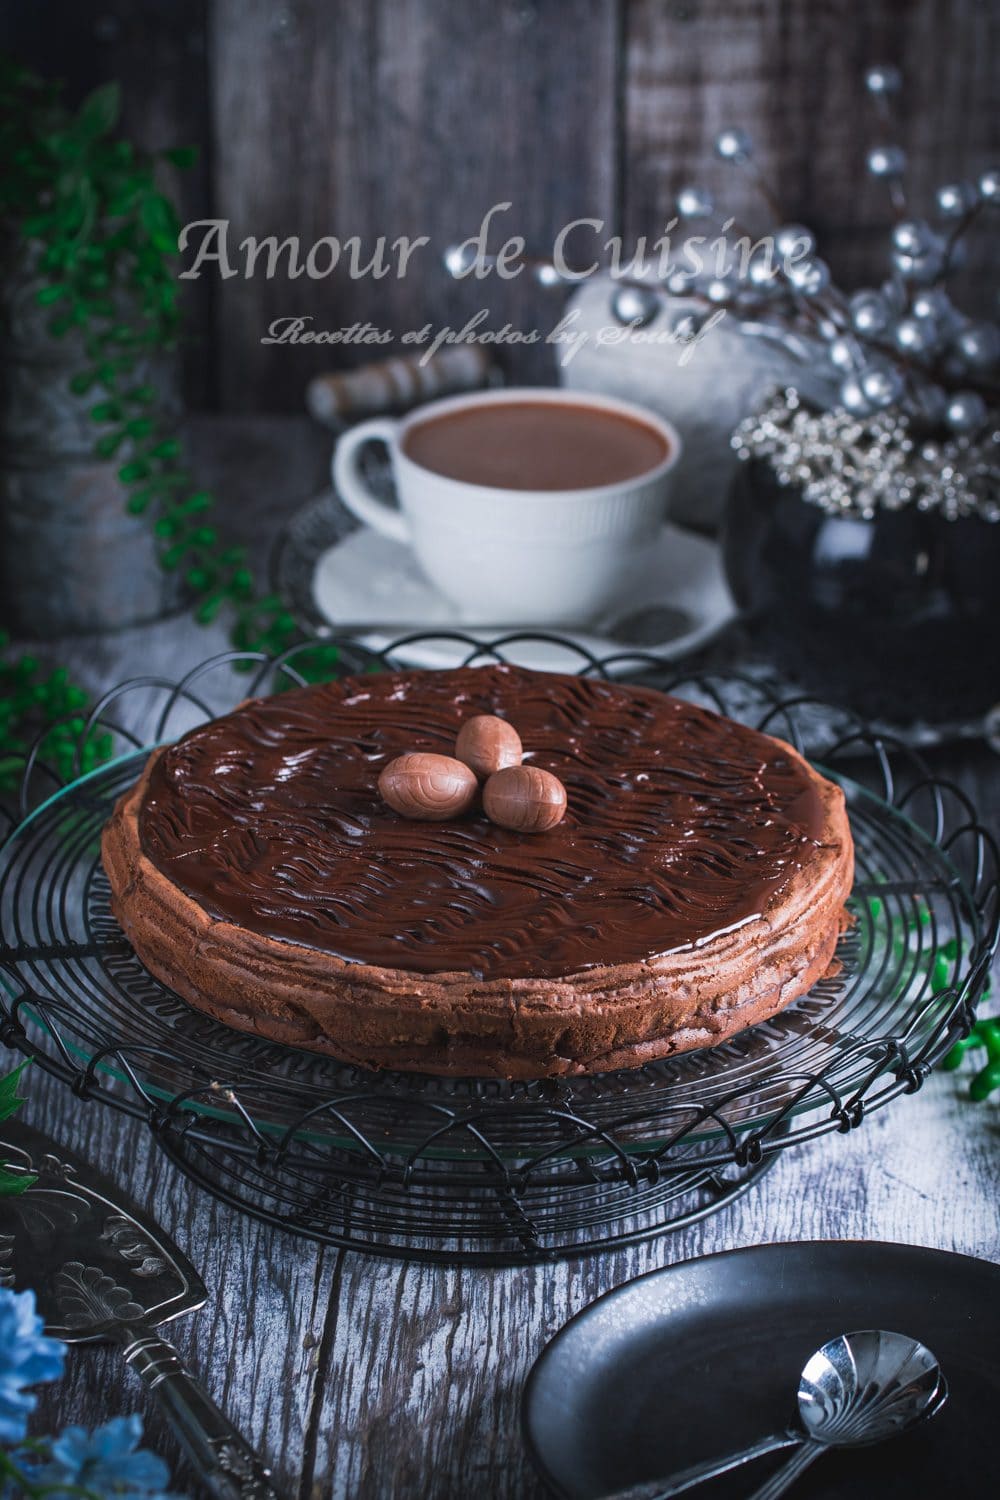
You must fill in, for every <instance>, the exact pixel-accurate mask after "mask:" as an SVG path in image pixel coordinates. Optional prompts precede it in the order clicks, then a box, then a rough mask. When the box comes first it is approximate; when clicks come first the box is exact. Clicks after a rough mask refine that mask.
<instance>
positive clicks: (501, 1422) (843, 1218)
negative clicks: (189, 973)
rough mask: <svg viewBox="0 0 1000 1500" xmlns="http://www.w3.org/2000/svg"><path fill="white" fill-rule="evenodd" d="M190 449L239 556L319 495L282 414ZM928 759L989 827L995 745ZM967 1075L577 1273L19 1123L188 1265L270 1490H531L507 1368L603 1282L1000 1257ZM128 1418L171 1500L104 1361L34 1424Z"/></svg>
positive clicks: (162, 638)
mask: <svg viewBox="0 0 1000 1500" xmlns="http://www.w3.org/2000/svg"><path fill="white" fill-rule="evenodd" d="M195 442H196V444H197V446H198V450H199V452H198V457H199V461H200V463H201V465H202V472H205V473H206V476H207V479H208V482H210V483H215V484H216V486H217V489H218V491H219V493H220V494H221V496H222V497H223V500H224V502H225V504H226V506H227V509H228V511H229V513H230V515H231V517H232V523H233V526H234V528H239V529H240V530H242V531H243V532H244V534H245V535H246V537H247V538H248V539H249V540H250V541H252V542H253V543H254V545H255V546H256V547H257V548H258V550H259V549H261V548H263V547H264V546H265V545H266V541H267V538H268V537H269V536H272V535H273V534H274V531H275V528H276V527H277V526H278V525H279V524H280V522H281V520H282V518H283V517H287V516H288V515H290V514H291V513H292V512H293V511H294V509H295V508H296V506H297V505H298V504H300V503H302V502H303V501H304V500H305V499H307V498H308V497H309V495H311V494H312V493H314V492H315V491H316V490H317V489H318V488H319V487H320V486H321V485H322V484H323V483H324V479H325V466H326V462H327V459H328V449H329V442H328V440H326V439H324V438H323V436H322V435H321V434H319V433H317V432H316V430H315V429H314V428H311V427H310V426H309V425H308V424H306V423H305V422H301V423H300V422H298V421H297V420H296V419H281V420H280V421H279V420H276V421H271V422H268V421H254V422H253V423H247V422H246V421H239V420H225V421H212V422H204V423H201V424H198V425H197V426H196V428H195ZM224 644H225V641H224V637H223V635H222V633H221V632H213V631H211V630H209V631H205V630H200V629H198V628H197V627H194V626H193V625H191V624H190V623H189V621H188V620H187V619H186V618H183V617H182V618H178V619H176V620H172V621H168V622H165V623H161V624H159V625H157V626H154V627H146V628H143V629H140V630H136V631H130V632H127V633H125V634H124V635H121V636H118V637H115V638H113V639H112V638H107V637H105V638H94V639H92V640H77V641H74V642H71V643H58V644H57V645H56V646H55V647H54V648H53V649H54V651H55V653H56V654H57V655H58V656H59V657H60V658H61V659H63V660H68V661H69V663H70V665H71V666H72V667H73V669H74V670H75V671H76V673H77V675H78V676H79V677H81V678H82V679H83V680H84V681H85V682H86V683H87V684H88V685H89V686H90V687H92V688H97V687H101V686H105V685H107V684H109V683H111V682H115V681H119V680H122V679H123V678H125V677H127V676H129V675H132V674H133V673H135V672H136V671H137V670H143V671H155V670H164V671H169V672H170V674H171V675H174V676H176V675H179V674H180V672H181V671H182V670H183V669H184V668H185V667H186V666H187V665H188V664H193V663H194V662H195V661H197V660H200V659H201V658H202V657H204V656H205V655H207V654H209V653H211V652H212V651H213V650H215V649H218V648H220V647H221V646H223V645H224ZM934 765H935V769H938V770H940V771H941V772H942V774H948V775H951V776H953V777H954V778H955V779H957V780H958V781H960V782H961V784H962V785H963V786H964V787H965V788H966V790H968V791H969V792H970V793H971V794H972V795H973V796H974V797H975V798H976V800H977V802H978V803H979V805H980V808H981V810H982V815H983V816H984V817H986V818H988V819H989V818H991V819H992V821H993V823H994V825H995V824H996V822H997V810H998V803H1000V795H998V794H1000V761H998V760H997V758H996V756H995V755H993V754H992V752H990V751H989V750H987V749H985V748H984V747H968V748H963V749H958V750H950V751H947V752H940V753H938V754H937V755H936V756H935V757H934ZM967 1074H968V1069H966V1070H965V1073H964V1074H963V1073H959V1074H944V1073H938V1074H936V1075H934V1076H932V1077H931V1078H930V1079H929V1080H928V1081H927V1083H926V1084H925V1086H924V1088H923V1089H922V1090H921V1092H920V1093H918V1094H916V1095H915V1096H912V1097H908V1096H904V1097H901V1098H899V1099H897V1100H896V1101H895V1102H894V1103H893V1104H892V1105H890V1106H889V1107H888V1108H886V1109H885V1110H884V1111H882V1112H880V1113H878V1114H875V1115H873V1116H871V1117H870V1118H869V1119H868V1120H866V1121H865V1122H864V1125H863V1126H862V1128H861V1129H859V1130H857V1131H855V1132H852V1133H851V1134H850V1135H847V1136H839V1135H832V1136H827V1137H824V1138H821V1139H819V1140H817V1141H814V1142H813V1143H811V1144H808V1145H803V1146H799V1147H797V1148H795V1149H794V1150H791V1151H788V1152H786V1153H784V1154H783V1155H781V1156H780V1157H779V1160H778V1162H777V1164H776V1165H775V1167H774V1168H773V1170H772V1171H771V1172H769V1173H768V1174H767V1175H766V1176H765V1177H764V1178H763V1179H762V1180H761V1181H760V1182H759V1184H758V1185H757V1186H756V1187H755V1188H754V1189H753V1190H752V1191H751V1192H750V1193H748V1194H747V1195H746V1196H745V1197H744V1198H742V1199H741V1200H739V1201H738V1202H736V1203H733V1204H731V1205H730V1206H729V1207H727V1208H725V1209H724V1210H722V1211H721V1212H719V1213H717V1214H716V1215H714V1216H713V1217H712V1218H710V1219H707V1220H706V1221H704V1222H703V1223H701V1224H698V1225H696V1226H694V1227H692V1228H690V1229H687V1230H684V1231H682V1232H679V1233H676V1234H672V1235H665V1236H663V1237H661V1238H659V1239H657V1240H654V1241H653V1242H651V1243H647V1244H644V1245H641V1246H638V1247H636V1248H633V1249H630V1250H623V1251H620V1252H616V1253H613V1254H609V1255H605V1256H596V1257H593V1258H591V1259H587V1260H578V1261H574V1262H569V1263H562V1264H556V1265H547V1266H539V1267H537V1268H534V1269H516V1270H495V1271H488V1270H487V1271H484V1270H468V1269H455V1268H440V1267H423V1266H417V1265H401V1264H397V1263H395V1262H391V1261H382V1260H377V1259H374V1258H370V1257H368V1256H363V1255H360V1254H357V1253H345V1252H340V1251H337V1250H332V1249H323V1248H320V1247H318V1246H316V1245H313V1244H310V1243H308V1242H306V1241H304V1240H301V1239H297V1238H295V1237H294V1236H293V1235H290V1234H287V1233H284V1232H282V1231H280V1230H277V1229H271V1228H266V1227H264V1226H262V1225H259V1224H257V1223H255V1222H254V1221H252V1220H250V1219H248V1218H245V1217H242V1216H241V1215H240V1214H238V1213H236V1212H234V1211H233V1210H231V1209H229V1208H226V1207H224V1206H223V1205H222V1204H220V1203H217V1202H216V1201H215V1200H213V1199H212V1198H210V1197H208V1196H207V1195H206V1194H204V1193H203V1192H200V1191H198V1190H197V1189H196V1188H194V1187H193V1186H192V1185H191V1184H190V1183H189V1182H188V1181H187V1180H186V1179H185V1178H184V1177H183V1176H182V1175H181V1174H180V1173H179V1172H178V1171H176V1170H175V1169H174V1168H173V1167H172V1166H171V1165H170V1164H169V1163H168V1162H167V1161H166V1160H165V1159H164V1158H163V1157H162V1156H161V1155H160V1153H159V1151H158V1149H157V1147H156V1145H155V1144H154V1143H153V1141H152V1140H151V1138H150V1137H149V1135H148V1134H147V1132H146V1130H145V1127H143V1126H140V1125H139V1124H137V1123H135V1122H132V1121H130V1120H128V1119H126V1118H124V1117H123V1116H120V1115H117V1114H115V1113H113V1112H111V1111H110V1110H108V1109H106V1108H104V1107H103V1106H101V1105H98V1104H95V1103H82V1102H81V1101H80V1100H79V1099H77V1098H75V1097H74V1096H73V1095H71V1094H70V1093H69V1091H68V1090H66V1089H65V1088H63V1087H62V1086H60V1085H59V1084H57V1083H56V1082H55V1081H54V1080H53V1079H50V1078H48V1077H46V1076H44V1075H42V1073H41V1072H40V1071H39V1070H35V1073H34V1076H33V1077H32V1078H31V1079H30V1085H29V1094H30V1100H29V1103H28V1104H27V1105H26V1107H25V1116H24V1117H25V1118H26V1119H27V1120H28V1121H29V1122H31V1123H34V1124H36V1125H39V1126H41V1127H42V1128H44V1129H46V1130H48V1131H49V1132H50V1133H51V1134H52V1135H53V1136H55V1137H56V1138H57V1139H59V1140H62V1141H64V1142H65V1143H66V1144H67V1145H71V1146H72V1147H74V1148H75V1149H76V1150H77V1151H78V1152H79V1153H80V1154H81V1155H83V1156H84V1157H85V1158H87V1159H88V1160H89V1161H92V1162H93V1163H94V1165H95V1166H97V1167H99V1168H100V1169H101V1170H102V1171H103V1172H105V1173H106V1174H107V1175H108V1176H109V1177H110V1178H111V1179H112V1180H113V1181H115V1182H117V1183H119V1184H120V1185H121V1187H122V1188H124V1189H127V1191H128V1192H129V1193H130V1194H132V1195H133V1196H134V1197H135V1198H136V1199H137V1200H138V1201H139V1203H141V1204H142V1205H143V1206H144V1207H145V1208H147V1209H148V1210H149V1211H150V1212H151V1213H152V1214H153V1215H154V1217H155V1218H156V1219H157V1220H158V1221H159V1222H160V1223H161V1224H162V1225H163V1226H164V1227H165V1228H166V1229H167V1230H168V1232H169V1233H171V1234H172V1235H174V1236H175V1237H176V1239H177V1241H178V1242H179V1244H180V1245H181V1246H182V1247H183V1248H184V1250H186V1251H187V1253H188V1254H189V1255H190V1256H191V1258H192V1260H194V1261H195V1263H196V1264H197V1265H198V1266H199V1268H200V1269H201V1270H202V1271H203V1273H204V1276H205V1280H206V1282H207V1284H208V1286H209V1288H210V1290H211V1297H210V1301H209V1303H208V1306H207V1307H206V1308H205V1309H204V1310H203V1311H202V1312H201V1313H199V1314H197V1315H195V1316H193V1317H189V1318H186V1319H182V1320H181V1321H179V1322H178V1323H176V1324H174V1325H173V1326H172V1329H171V1337H172V1338H173V1339H174V1340H175V1341H176V1343H177V1344H178V1346H179V1348H180V1349H181V1351H182V1352H183V1354H184V1356H185V1357H186V1358H187V1359H188V1360H189V1361H190V1363H191V1365H192V1366H193V1367H194V1368H195V1369H196V1370H198V1371H199V1372H200V1373H201V1374H202V1375H203V1377H204V1379H205V1382H206V1384H207V1386H208V1387H209V1389H210V1390H211V1391H212V1393H213V1394H214V1396H215V1397H216V1399H217V1400H218V1401H219V1402H220V1403H222V1404H223V1405H224V1406H225V1407H226V1408H227V1410H228V1411H229V1412H230V1413H231V1415H232V1416H233V1418H234V1419H235V1420H236V1421H237V1423H239V1424H240V1425H241V1427H242V1428H243V1430H244V1431H245V1432H246V1433H247V1434H248V1436H249V1437H251V1438H252V1440H253V1441H254V1442H255V1443H256V1444H257V1445H258V1446H259V1447H260V1449H261V1450H262V1451H263V1452H264V1453H265V1454H267V1455H268V1457H269V1459H270V1460H271V1462H272V1464H273V1468H274V1471H275V1475H276V1478H277V1480H278V1482H279V1485H280V1488H281V1491H282V1493H283V1494H284V1495H286V1496H289V1497H295V1500H332V1497H351V1500H365V1497H368V1500H374V1497H379V1500H383V1497H400V1500H404V1497H419V1500H446V1497H465V1496H483V1497H490V1500H515V1497H516V1500H530V1497H533V1496H540V1495H541V1494H542V1493H543V1488H542V1485H541V1483H540V1481H539V1480H538V1478H537V1477H536V1476H535V1475H534V1473H533V1471H532V1470H531V1468H530V1466H529V1462H528V1458H527V1455H526V1452H525V1449H524V1446H523V1443H522V1441H521V1435H520V1428H519V1416H518V1404H519V1401H520V1394H521V1388H522V1385H523V1382H524V1378H525V1376H526V1374H527V1371H528V1369H529V1367H530V1365H531V1363H532V1361H533V1360H534V1359H535V1357H536V1355H537V1354H538V1353H539V1351H540V1350H541V1348H542V1346H543V1345H544V1344H545V1342H546V1340H547V1339H548V1338H550V1337H551V1335H552V1334H553V1333H555V1332H556V1330H557V1329H558V1328H559V1327H560V1326H561V1325H562V1324H563V1323H564V1322H565V1321H566V1319H567V1318H569V1317H570V1316H572V1314H573V1313H575V1312H577V1311H578V1310H579V1309H580V1308H582V1307H584V1306H585V1305H586V1304H587V1303H588V1302H591V1301H592V1300H593V1299H594V1298H595V1297H597V1296H599V1295H600V1294H601V1293H602V1292H605V1291H607V1290H608V1289H609V1288H611V1287H615V1286H618V1285H620V1284H621V1283H622V1282H624V1281H626V1280H628V1279H630V1278H631V1277H634V1276H637V1275H640V1274H641V1273H642V1272H644V1271H648V1270H652V1269H654V1268H656V1267H658V1266H663V1265H668V1264H671V1263H673V1262H676V1261H679V1260H684V1259H687V1258H688V1257H691V1256H696V1255H705V1254H710V1253H712V1252H713V1251H717V1250H724V1249H731V1248H733V1247H736V1246H743V1245H755V1244H760V1243H763V1242H768V1241H779V1240H802V1239H819V1238H864V1239H882V1240H897V1241H908V1242H911V1243H914V1244H921V1245H931V1246H938V1247H940V1248H943V1249H947V1250H957V1251H963V1252H965V1253H967V1254H971V1255H979V1256H985V1257H987V1258H990V1259H1000V1149H998V1148H1000V1115H998V1107H1000V1106H998V1100H997V1098H996V1097H994V1098H993V1099H992V1100H991V1101H990V1102H989V1103H985V1104H980V1105H974V1104H972V1103H970V1102H969V1100H968V1098H967V1096H966V1082H967ZM134 1409H142V1410H143V1414H144V1417H145V1419H146V1422H147V1433H148V1440H149V1442H150V1443H151V1444H152V1445H153V1446H154V1447H155V1448H157V1449H158V1451H160V1452H162V1453H163V1454H164V1455H166V1456H167V1457H168V1458H169V1459H170V1460H171V1461H172V1462H175V1463H177V1465H178V1467H177V1476H178V1479H177V1487H178V1488H181V1487H182V1484H183V1481H184V1478H185V1475H184V1472H183V1469H182V1468H181V1466H180V1463H179V1459H178V1455H177V1450H176V1447H175V1445H174V1443H173V1440H172V1438H171V1436H170V1434H169V1433H168V1432H167V1431H166V1430H165V1429H164V1427H163V1425H162V1423H161V1422H160V1420H159V1418H158V1416H157V1415H156V1413H155V1411H153V1410H152V1409H150V1408H149V1407H148V1404H147V1403H145V1402H144V1399H143V1395H142V1393H141V1392H140V1390H139V1387H138V1384H137V1382H135V1380H134V1379H133V1378H132V1377H131V1376H128V1375H125V1374H123V1372H122V1368H121V1365H120V1362H119V1357H118V1356H117V1354H115V1353H113V1352H111V1351H110V1350H104V1349H101V1348H98V1347H93V1348H85V1349H79V1350H76V1351H74V1352H73V1354H72V1356H71V1358H70V1361H69V1366H68V1374H67V1377H66V1379H65V1380H64V1381H63V1382H62V1383H61V1384H59V1385H58V1386H55V1387H51V1388H50V1389H49V1390H48V1391H47V1393H46V1395H45V1397H44V1401H43V1403H42V1408H41V1412H40V1421H41V1422H43V1423H49V1424H53V1425H54V1424H56V1423H65V1422H71V1421H76V1422H84V1423H90V1424H93V1423H96V1422H98V1421H102V1420H105V1419H106V1418H108V1417H110V1416H111V1415H113V1414H115V1413H118V1412H121V1411H128V1410H134ZM190 1492H191V1493H192V1494H194V1493H195V1492H194V1490H193V1489H192V1490H191V1491H190Z"/></svg>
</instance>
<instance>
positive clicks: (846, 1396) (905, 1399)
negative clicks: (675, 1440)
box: [606, 1329, 948, 1500]
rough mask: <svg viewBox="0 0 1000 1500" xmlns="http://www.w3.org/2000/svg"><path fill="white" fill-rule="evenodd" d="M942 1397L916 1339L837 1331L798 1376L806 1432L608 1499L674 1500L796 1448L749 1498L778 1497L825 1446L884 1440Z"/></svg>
mask: <svg viewBox="0 0 1000 1500" xmlns="http://www.w3.org/2000/svg"><path fill="white" fill-rule="evenodd" d="M947 1394H948V1387H947V1383H946V1381H945V1378H944V1376H943V1375H942V1373H941V1367H940V1365H939V1364H938V1362H937V1360H936V1359H935V1358H934V1355H933V1354H932V1353H931V1351H930V1350H929V1349H928V1348H926V1346H925V1345H924V1344H921V1343H920V1342H919V1341H918V1340H917V1339H913V1338H909V1337H908V1336H907V1335H906V1334H902V1333H888V1332H886V1331H885V1330H884V1329H863V1330H861V1331H860V1332H857V1333H842V1334H841V1335H840V1336H839V1338H835V1339H831V1340H830V1342H829V1343H827V1344H824V1345H823V1347H822V1348H821V1349H817V1351H816V1353H815V1354H813V1355H811V1356H810V1358H809V1360H808V1362H807V1363H806V1365H805V1367H804V1369H803V1371H802V1374H801V1375H800V1377H799V1396H798V1400H799V1416H800V1418H801V1420H802V1427H803V1429H804V1431H796V1430H795V1429H794V1428H788V1429H786V1430H785V1431H784V1432H778V1433H774V1434H773V1435H772V1436H771V1437H766V1438H762V1439H761V1441H760V1442H758V1443H754V1444H753V1446H752V1447H750V1448H742V1449H740V1451H739V1452H737V1453H731V1454H729V1455H728V1456H727V1457H725V1458H718V1459H709V1460H708V1461H707V1462H705V1463H700V1464H694V1465H692V1467H691V1468H688V1469H682V1470H680V1471H679V1472H678V1473H677V1474H674V1475H672V1476H671V1477H670V1478H669V1479H659V1480H653V1481H651V1482H646V1483H643V1484H637V1485H633V1486H632V1487H631V1488H630V1489H627V1490H618V1491H616V1492H615V1494H614V1495H609V1496H607V1497H606V1500H672V1497H673V1496H674V1495H680V1494H682V1493H683V1492H684V1491H685V1490H688V1489H691V1488H692V1487H693V1486H694V1485H696V1484H701V1483H702V1482H703V1481H704V1480H706V1479H714V1478H715V1476H716V1475H718V1474H725V1473H726V1472H727V1471H728V1470H730V1469H736V1468H739V1467H740V1466H741V1465H742V1464H746V1463H749V1462H750V1461H751V1460H752V1459H755V1458H760V1457H762V1456H763V1455H764V1454H766V1453H773V1452H774V1451H776V1450H777V1449H779V1448H791V1447H795V1448H796V1450H797V1451H796V1452H795V1453H793V1454H792V1456H791V1457H790V1458H789V1459H788V1460H787V1462H786V1463H784V1464H783V1465H782V1467H781V1468H780V1469H779V1470H778V1471H777V1473H776V1474H773V1475H772V1476H771V1478H770V1479H769V1480H768V1481H767V1483H766V1484H764V1485H762V1486H761V1487H760V1489H758V1490H755V1491H754V1493H753V1495H752V1496H751V1500H777V1497H778V1496H779V1495H783V1494H784V1492H785V1490H786V1489H787V1488H788V1486H789V1485H790V1484H791V1483H792V1482H793V1480H795V1479H797V1478H798V1476H799V1475H800V1474H801V1473H802V1472H803V1470H805V1469H807V1468H808V1467H809V1465H810V1464H811V1463H813V1462H814V1461H815V1460H816V1459H817V1458H819V1456H820V1455H821V1454H822V1453H824V1452H825V1451H826V1450H827V1448H831V1447H849V1448H854V1447H863V1446H866V1445H868V1444H869V1443H881V1442H883V1441H884V1440H885V1439H886V1438H890V1437H894V1436H895V1435H896V1434H897V1433H900V1432H904V1431H905V1430H906V1429H907V1428H908V1427H911V1426H912V1425H913V1423H914V1422H918V1421H920V1420H922V1419H923V1418H925V1417H931V1416H933V1415H934V1414H935V1412H938V1411H940V1409H941V1407H942V1406H943V1405H944V1403H945V1400H946V1398H947Z"/></svg>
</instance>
